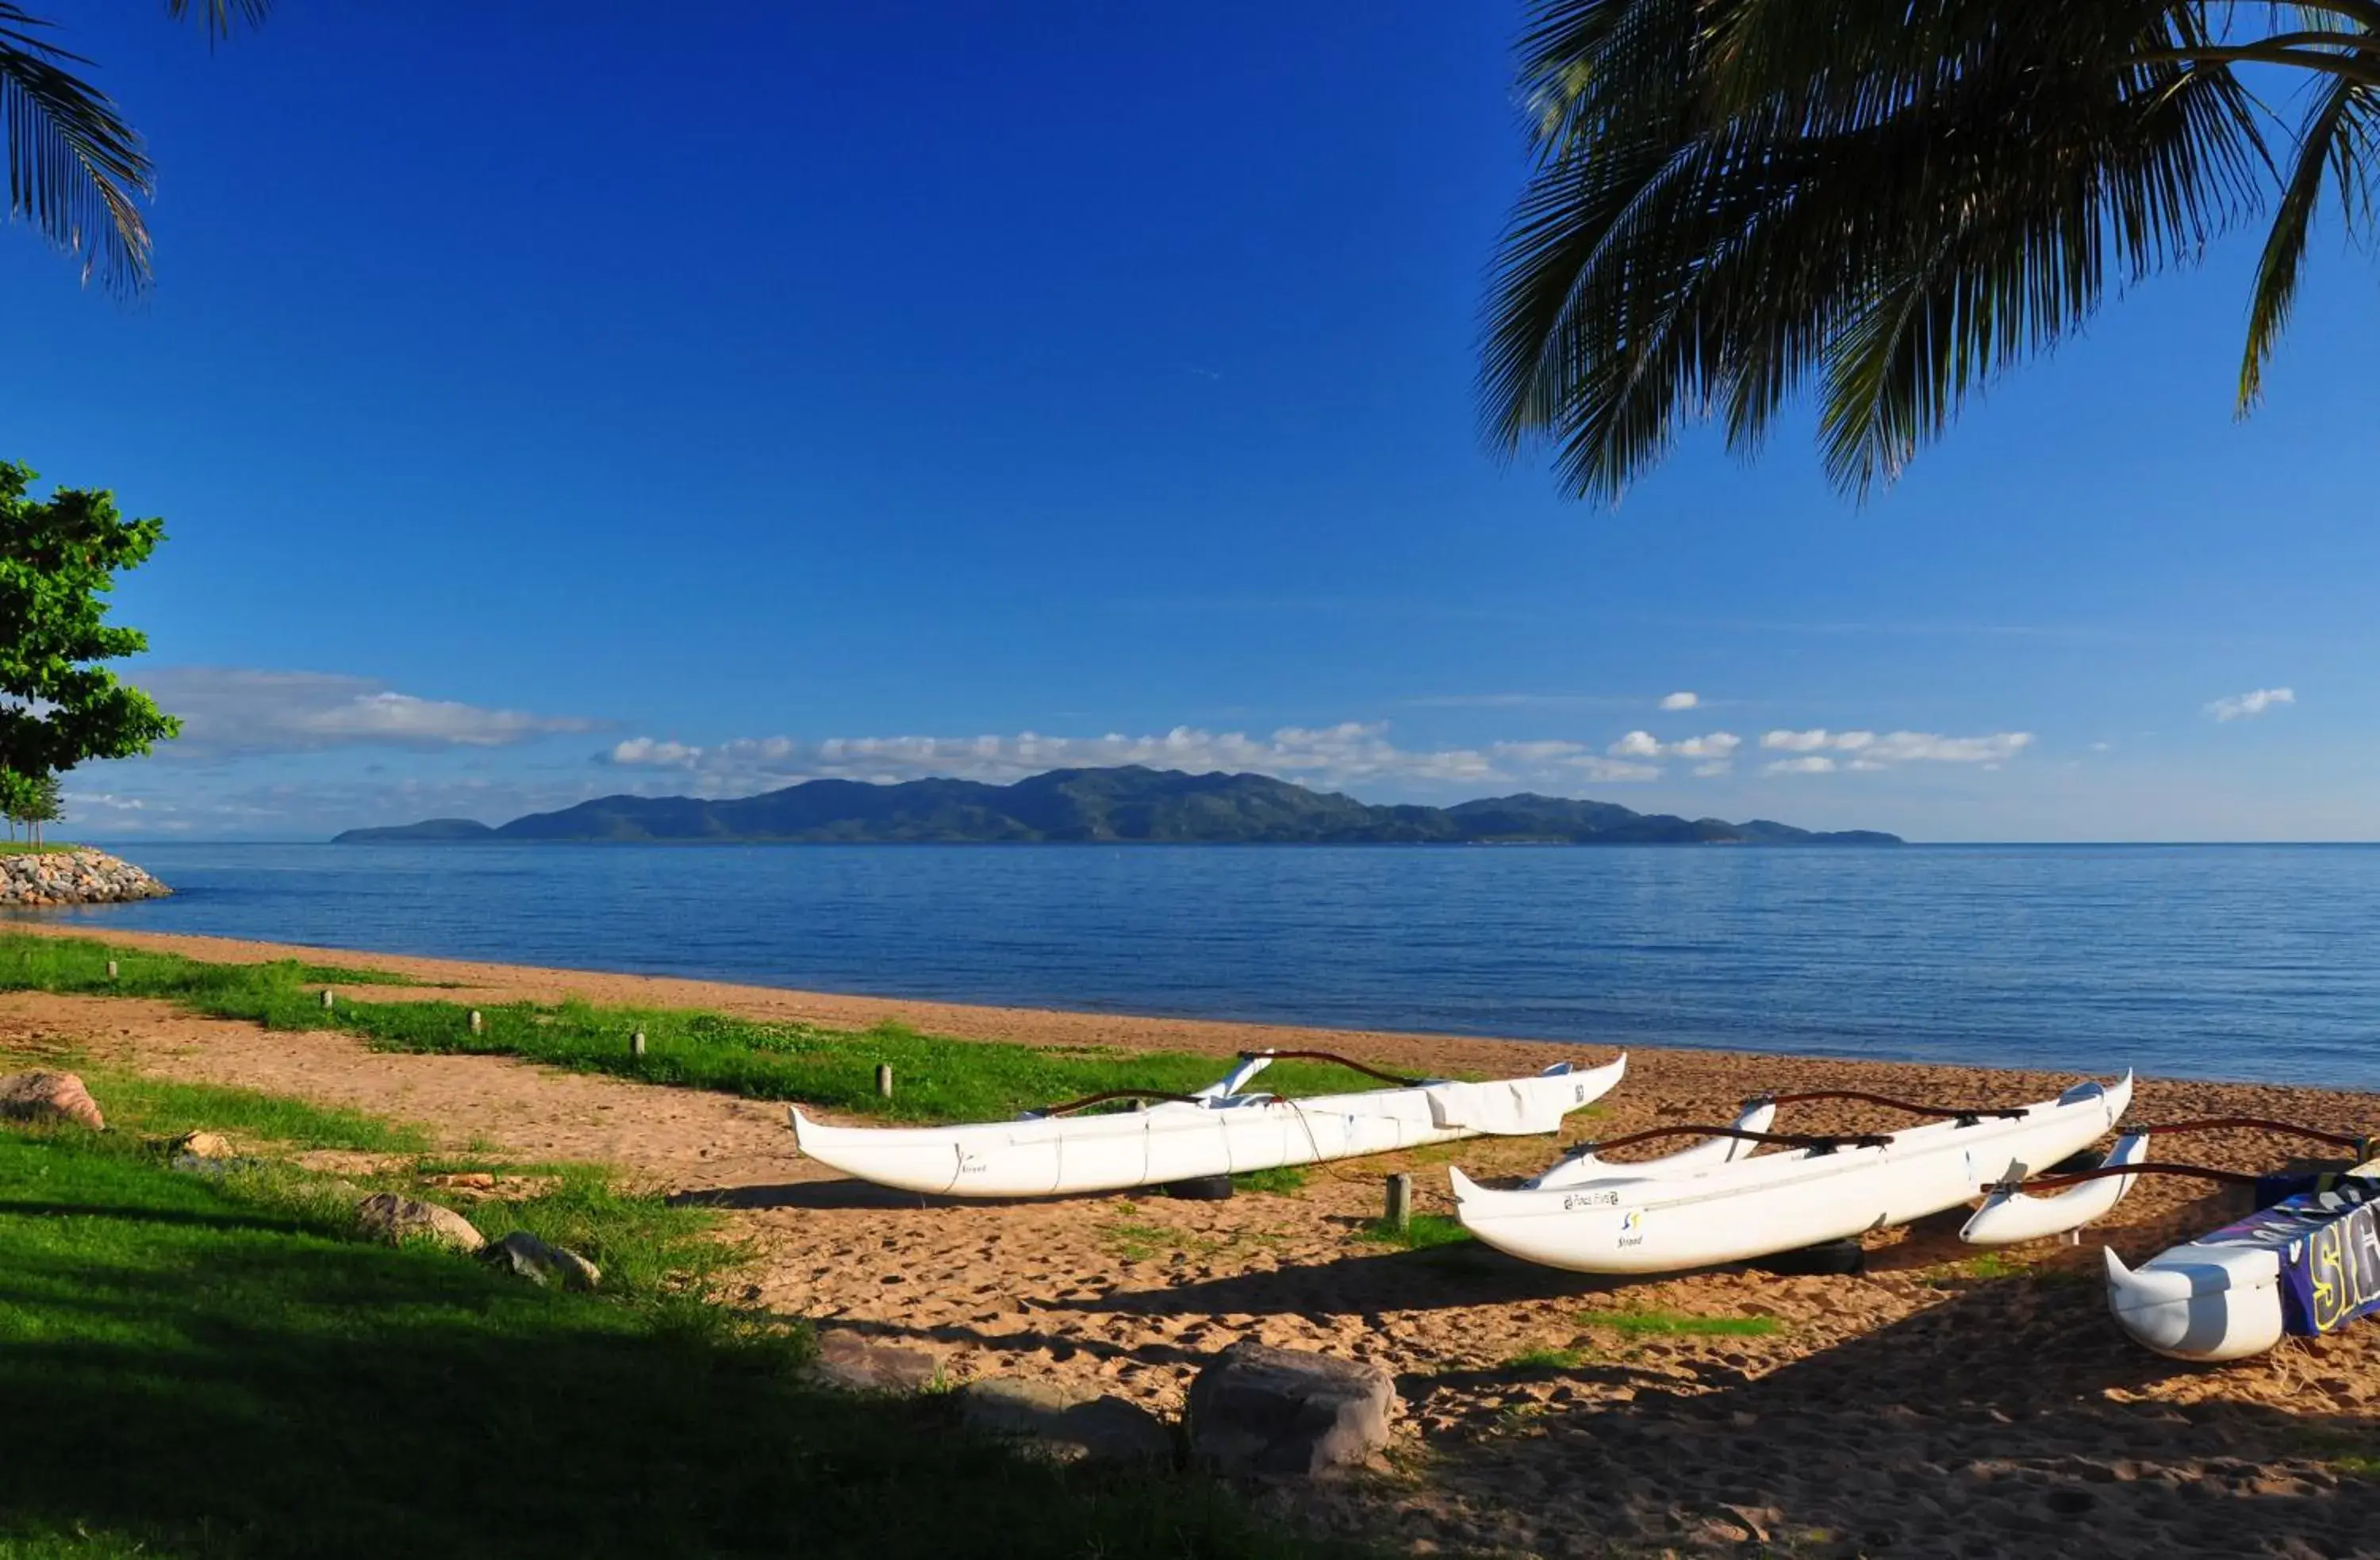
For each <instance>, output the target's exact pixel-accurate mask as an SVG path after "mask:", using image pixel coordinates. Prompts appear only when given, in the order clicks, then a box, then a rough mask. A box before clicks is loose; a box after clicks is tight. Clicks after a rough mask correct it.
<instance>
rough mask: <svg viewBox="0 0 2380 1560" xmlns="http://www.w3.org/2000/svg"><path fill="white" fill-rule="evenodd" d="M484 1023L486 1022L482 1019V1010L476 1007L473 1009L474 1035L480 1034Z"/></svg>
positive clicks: (472, 1027)
mask: <svg viewBox="0 0 2380 1560" xmlns="http://www.w3.org/2000/svg"><path fill="white" fill-rule="evenodd" d="M482 1022H484V1020H482V1019H481V1018H480V1010H479V1009H478V1008H476V1007H474V1008H473V1009H471V1032H472V1033H473V1034H478V1033H479V1032H480V1025H481V1023H482Z"/></svg>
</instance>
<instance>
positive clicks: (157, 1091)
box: [0, 1055, 431, 1153]
mask: <svg viewBox="0 0 2380 1560" xmlns="http://www.w3.org/2000/svg"><path fill="white" fill-rule="evenodd" d="M9 1060H10V1059H9V1058H8V1057H6V1056H5V1055H0V1063H7V1062H9ZM28 1060H29V1061H30V1059H28ZM35 1065H39V1066H54V1065H55V1059H54V1058H53V1059H45V1060H43V1061H42V1062H40V1063H38V1064H35ZM74 1067H75V1071H76V1072H77V1073H78V1074H79V1075H80V1077H81V1078H82V1080H83V1082H84V1084H85V1085H86V1086H88V1087H89V1088H90V1089H91V1091H92V1092H93V1094H94V1095H96V1096H101V1097H104V1098H105V1100H106V1102H107V1103H106V1105H105V1106H104V1107H103V1109H104V1112H105V1114H106V1116H107V1119H108V1123H109V1125H111V1126H113V1127H117V1128H119V1129H121V1130H128V1131H131V1132H136V1133H146V1134H149V1135H152V1136H156V1137H164V1138H177V1137H180V1136H181V1135H182V1134H183V1133H185V1132H198V1131H207V1132H221V1133H223V1134H225V1136H227V1137H229V1138H232V1139H233V1140H236V1141H238V1142H241V1143H248V1142H250V1141H261V1142H268V1143H273V1144H280V1145H285V1146H287V1147H290V1148H297V1149H348V1150H353V1151H355V1152H360V1153H426V1152H429V1150H430V1146H431V1142H430V1134H429V1133H427V1132H425V1131H423V1130H422V1129H421V1128H420V1127H414V1126H410V1125H408V1124H406V1123H402V1122H394V1121H383V1120H382V1119H381V1118H380V1117H379V1116H376V1115H365V1114H364V1113H363V1112H361V1111H351V1110H346V1109H343V1108H341V1107H339V1106H336V1105H314V1104H309V1103H306V1102H305V1101H303V1100H291V1099H286V1098H284V1097H283V1096H281V1095H278V1094H260V1093H258V1092H257V1091H255V1090H253V1089H226V1088H224V1087H222V1086H220V1085H218V1084H212V1083H178V1082H176V1081H174V1080H173V1079H163V1078H148V1077H144V1076H142V1075H140V1074H139V1073H121V1072H115V1071H112V1070H108V1069H104V1068H95V1067H93V1066H91V1064H89V1063H87V1062H82V1061H79V1060H78V1061H76V1062H75V1063H74Z"/></svg>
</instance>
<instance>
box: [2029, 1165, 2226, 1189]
mask: <svg viewBox="0 0 2380 1560" xmlns="http://www.w3.org/2000/svg"><path fill="white" fill-rule="evenodd" d="M2108 1176H2195V1177H2197V1178H2198V1179H2200V1180H2202V1181H2221V1182H2223V1183H2224V1184H2225V1185H2227V1186H2235V1187H2253V1186H2255V1185H2257V1184H2258V1183H2259V1182H2261V1181H2262V1180H2263V1179H2264V1177H2263V1176H2254V1175H2251V1174H2249V1173H2248V1172H2247V1171H2244V1170H2217V1169H2215V1168H2214V1167H2213V1166H2211V1165H2205V1164H2164V1163H2161V1162H2159V1161H2156V1160H2152V1159H2144V1160H2143V1161H2141V1163H2139V1164H2102V1165H2100V1166H2098V1167H2097V1168H2096V1169H2093V1170H2068V1171H2064V1172H2061V1173H2059V1174H2058V1175H2054V1176H2034V1177H2033V1178H2032V1179H2031V1180H2025V1181H2000V1182H1998V1183H1996V1184H1994V1185H1992V1186H1988V1187H1985V1188H1984V1189H1985V1191H1987V1192H2003V1191H2056V1190H2058V1188H2061V1187H2076V1186H2081V1185H2082V1184H2083V1182H2085V1181H2104V1180H2106V1179H2107V1177H2108Z"/></svg>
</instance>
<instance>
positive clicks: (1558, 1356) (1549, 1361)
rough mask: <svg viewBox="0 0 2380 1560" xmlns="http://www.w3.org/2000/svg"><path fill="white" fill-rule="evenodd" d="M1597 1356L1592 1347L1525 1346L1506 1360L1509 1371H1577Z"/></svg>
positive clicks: (1505, 1367)
mask: <svg viewBox="0 0 2380 1560" xmlns="http://www.w3.org/2000/svg"><path fill="white" fill-rule="evenodd" d="M1594 1358H1595V1351H1594V1350H1593V1349H1591V1348H1579V1347H1573V1348H1545V1347H1538V1348H1524V1349H1523V1350H1522V1351H1521V1352H1520V1353H1518V1354H1516V1355H1514V1356H1512V1359H1507V1360H1505V1361H1504V1369H1505V1370H1507V1371H1575V1370H1577V1369H1578V1368H1579V1367H1580V1366H1582V1365H1584V1364H1585V1363H1586V1362H1587V1361H1588V1360H1590V1359H1594Z"/></svg>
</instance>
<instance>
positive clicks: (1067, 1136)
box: [790, 1052, 1628, 1197]
mask: <svg viewBox="0 0 2380 1560" xmlns="http://www.w3.org/2000/svg"><path fill="white" fill-rule="evenodd" d="M1273 1059H1274V1054H1272V1053H1270V1052H1259V1053H1257V1054H1252V1055H1248V1056H1245V1057H1242V1058H1241V1060H1240V1064H1239V1066H1235V1067H1233V1069H1232V1070H1231V1072H1230V1073H1228V1074H1226V1075H1225V1076H1224V1077H1223V1078H1222V1079H1220V1080H1218V1081H1217V1082H1214V1083H1211V1084H1209V1085H1208V1086H1207V1087H1206V1088H1204V1089H1201V1090H1199V1091H1197V1092H1196V1094H1193V1095H1186V1096H1183V1097H1180V1098H1166V1099H1161V1100H1160V1103H1155V1104H1152V1105H1150V1106H1149V1107H1148V1108H1147V1110H1138V1111H1113V1112H1109V1113H1106V1114H1103V1115H1055V1114H1044V1113H1035V1114H1029V1115H1025V1116H1023V1117H1020V1118H1019V1119H1017V1120H1015V1121H1000V1122H984V1123H979V1124H976V1125H972V1126H964V1127H826V1126H821V1125H820V1123H818V1122H815V1121H812V1120H810V1119H809V1118H808V1117H807V1116H806V1115H802V1113H801V1111H800V1110H799V1109H798V1108H796V1109H794V1110H793V1111H792V1112H791V1113H790V1114H791V1115H792V1118H793V1127H794V1140H795V1143H796V1144H797V1145H798V1146H799V1147H800V1149H801V1152H803V1153H805V1154H807V1155H808V1156H809V1157H810V1158H812V1159H815V1160H818V1161H819V1162H820V1163H821V1164H830V1165H832V1166H833V1167H834V1168H835V1169H837V1170H840V1171H842V1172H843V1173H844V1174H845V1175H847V1176H857V1177H858V1178H859V1179H861V1180H864V1181H873V1182H875V1183H876V1184H877V1185H879V1186H886V1187H895V1188H900V1189H901V1190H904V1191H915V1192H926V1193H929V1194H935V1195H941V1196H948V1197H1050V1196H1059V1195H1064V1194H1068V1193H1080V1192H1101V1191H1122V1190H1124V1189H1126V1188H1132V1187H1147V1186H1163V1185H1166V1184H1168V1183H1170V1182H1174V1181H1189V1180H1196V1179H1197V1178H1199V1177H1202V1176H1223V1175H1236V1174H1238V1173H1240V1172H1242V1171H1247V1170H1270V1169H1275V1168H1277V1167H1279V1166H1281V1165H1284V1164H1315V1163H1318V1162H1319V1161H1322V1160H1330V1159H1349V1158H1353V1157H1354V1156H1356V1155H1358V1154H1367V1153H1387V1152H1391V1151H1393V1150H1397V1149H1410V1148H1418V1147H1420V1146H1422V1145H1424V1144H1427V1143H1447V1142H1453V1141H1456V1140H1460V1139H1463V1138H1473V1137H1478V1136H1480V1135H1482V1134H1488V1135H1492V1136H1499V1137H1505V1136H1519V1135H1524V1134H1529V1133H1539V1132H1553V1131H1558V1130H1560V1127H1561V1123H1562V1117H1564V1116H1565V1115H1569V1114H1570V1113H1571V1112H1572V1111H1574V1110H1577V1109H1578V1108H1579V1107H1580V1106H1582V1105H1585V1104H1587V1103H1590V1102H1592V1101H1595V1100H1597V1099H1600V1098H1601V1097H1602V1096H1603V1095H1605V1094H1607V1093H1609V1091H1611V1089H1612V1087H1613V1086H1614V1085H1616V1084H1618V1083H1619V1081H1620V1079H1621V1077H1622V1076H1623V1075H1624V1074H1625V1073H1626V1072H1627V1070H1628V1058H1627V1057H1626V1056H1625V1055H1622V1056H1621V1057H1620V1058H1618V1059H1617V1060H1615V1061H1612V1062H1608V1063H1606V1064H1605V1065H1603V1066H1599V1067H1586V1068H1580V1067H1575V1066H1572V1065H1571V1064H1570V1063H1568V1062H1557V1063H1556V1064H1554V1065H1553V1066H1550V1067H1548V1068H1547V1069H1546V1070H1545V1071H1543V1072H1541V1073H1538V1074H1536V1075H1535V1076H1533V1077H1529V1078H1511V1079H1496V1080H1494V1081H1492V1082H1486V1083H1462V1082H1452V1081H1444V1080H1437V1079H1428V1080H1421V1081H1416V1082H1413V1083H1408V1084H1404V1085H1402V1086H1399V1087H1395V1088H1388V1089H1374V1090H1366V1091H1363V1092H1361V1093H1354V1094H1319V1095H1313V1096H1309V1097H1307V1098H1305V1099H1298V1100H1284V1099H1282V1098H1281V1097H1280V1096H1278V1095H1274V1094H1266V1093H1251V1092H1248V1091H1247V1085H1248V1082H1249V1080H1250V1079H1254V1078H1255V1077H1256V1076H1257V1074H1258V1073H1260V1072H1262V1071H1263V1070H1264V1069H1265V1067H1266V1066H1269V1065H1270V1063H1271V1062H1272V1061H1273Z"/></svg>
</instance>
